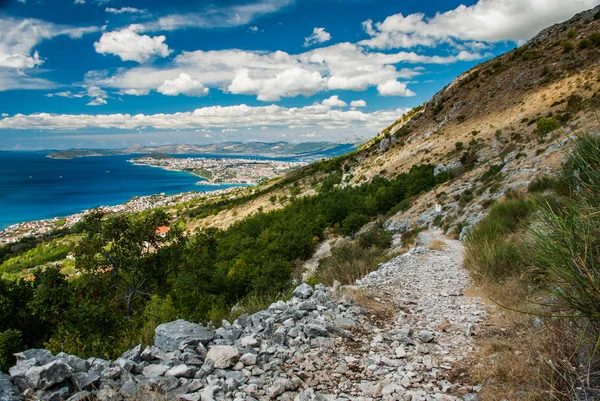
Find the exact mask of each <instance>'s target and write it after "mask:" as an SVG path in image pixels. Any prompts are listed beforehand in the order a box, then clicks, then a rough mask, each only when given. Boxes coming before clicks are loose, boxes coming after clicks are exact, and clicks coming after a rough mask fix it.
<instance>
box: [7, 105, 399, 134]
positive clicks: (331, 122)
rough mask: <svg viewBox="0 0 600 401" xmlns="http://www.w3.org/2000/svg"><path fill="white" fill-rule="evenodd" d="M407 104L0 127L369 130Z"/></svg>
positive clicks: (245, 109)
mask: <svg viewBox="0 0 600 401" xmlns="http://www.w3.org/2000/svg"><path fill="white" fill-rule="evenodd" d="M406 111H407V109H396V110H379V111H376V112H373V113H363V112H361V111H357V110H338V109H332V108H330V107H328V106H324V105H321V104H315V105H311V106H305V107H293V108H286V107H281V106H276V105H270V106H259V107H251V106H247V105H244V104H242V105H237V106H228V107H222V106H211V107H204V108H200V109H196V110H194V111H192V112H180V113H173V114H151V115H145V114H136V115H131V114H121V113H118V114H77V115H76V114H50V113H36V114H30V115H24V114H16V115H13V116H10V117H5V118H3V119H0V129H36V130H38V129H39V130H44V131H69V130H78V129H92V128H103V129H122V130H134V129H137V128H153V129H158V130H179V129H181V130H184V129H194V130H195V129H200V130H202V129H206V130H210V129H219V130H221V129H247V128H248V127H261V129H263V127H268V128H275V127H289V126H295V127H296V128H298V129H310V128H319V129H345V128H350V127H352V128H360V129H369V130H372V131H373V132H375V131H377V130H380V129H382V128H383V127H385V126H387V125H388V124H389V123H390V122H392V121H395V120H396V119H397V118H398V115H401V114H403V113H405V112H406Z"/></svg>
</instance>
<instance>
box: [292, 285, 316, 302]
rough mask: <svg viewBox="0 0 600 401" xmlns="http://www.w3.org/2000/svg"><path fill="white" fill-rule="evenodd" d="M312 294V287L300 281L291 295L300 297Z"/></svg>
mask: <svg viewBox="0 0 600 401" xmlns="http://www.w3.org/2000/svg"><path fill="white" fill-rule="evenodd" d="M312 294H313V289H312V287H311V286H310V285H308V284H306V283H302V284H300V285H299V286H298V287H296V289H295V290H294V293H293V295H294V296H295V297H297V298H300V299H307V298H310V296H311V295H312Z"/></svg>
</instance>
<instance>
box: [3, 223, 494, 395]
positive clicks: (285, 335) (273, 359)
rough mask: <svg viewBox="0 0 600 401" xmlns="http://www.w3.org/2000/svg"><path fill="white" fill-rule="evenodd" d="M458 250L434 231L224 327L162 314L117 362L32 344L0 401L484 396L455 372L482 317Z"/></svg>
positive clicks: (20, 358)
mask: <svg viewBox="0 0 600 401" xmlns="http://www.w3.org/2000/svg"><path fill="white" fill-rule="evenodd" d="M462 250H463V247H462V244H461V243H460V242H459V241H454V240H449V239H446V238H443V237H442V236H441V234H440V233H439V232H435V231H428V232H425V233H422V234H421V235H420V236H419V238H418V246H417V247H416V248H414V249H411V251H410V252H408V253H407V254H404V255H401V256H399V257H396V258H394V259H392V260H391V261H389V262H387V263H384V264H382V265H381V266H380V268H379V270H377V271H375V272H372V273H370V274H369V275H368V276H366V277H364V278H363V279H362V280H360V281H359V282H357V283H356V285H354V286H345V287H339V286H334V288H327V287H324V286H321V285H317V286H316V288H315V289H313V288H311V287H310V286H308V285H306V284H303V285H301V286H299V287H298V288H296V290H295V291H294V296H293V298H292V299H291V300H289V301H287V302H283V301H279V302H277V303H274V304H272V305H271V306H270V307H269V308H268V309H267V310H264V311H261V312H258V313H255V314H253V315H243V316H240V317H239V318H238V319H236V320H235V321H234V322H233V323H229V322H226V321H224V322H223V326H222V327H221V328H218V329H216V330H213V329H211V328H206V327H203V326H200V325H197V324H194V323H190V322H186V321H183V320H178V321H175V322H170V323H166V324H163V325H161V326H159V327H158V328H157V330H156V336H155V345H154V346H149V347H146V348H145V349H143V348H142V347H141V346H138V347H136V348H134V349H132V350H130V351H128V352H126V353H125V354H124V355H123V356H122V357H120V358H119V359H117V360H115V361H105V360H102V359H97V358H90V359H88V360H83V359H80V358H77V357H75V356H69V355H65V354H58V355H56V356H53V355H52V354H50V352H48V351H46V350H29V351H25V352H23V353H21V354H18V355H17V356H18V363H17V365H16V366H14V367H13V368H11V369H10V376H6V375H3V374H0V400H2V401H5V400H6V401H9V400H10V401H12V400H13V399H16V398H17V397H19V398H20V397H25V398H39V399H43V400H49V401H60V400H62V399H64V400H69V401H81V400H88V399H96V400H98V401H117V400H120V399H127V398H130V397H135V398H136V399H140V398H141V399H149V400H157V401H159V400H177V399H180V400H185V401H207V400H275V399H277V400H297V401H311V400H365V401H366V400H415V401H417V400H428V401H429V400H437V401H442V400H468V401H474V400H478V399H479V397H478V395H477V391H478V390H479V389H478V388H473V387H469V386H466V385H464V384H463V383H461V382H460V378H459V379H456V377H457V376H458V375H456V374H454V373H455V372H454V368H455V366H456V365H457V364H458V363H459V362H460V361H461V360H462V359H463V358H464V357H465V356H467V355H469V354H470V353H471V352H472V351H473V347H474V346H473V343H472V335H473V334H474V333H476V332H477V328H478V325H480V324H481V323H483V321H484V320H485V317H486V307H485V305H484V304H482V303H481V302H480V301H478V300H477V299H474V298H471V297H469V296H467V295H465V291H466V289H467V287H468V286H469V279H468V275H467V273H466V272H465V271H464V270H463V269H462V267H461V266H462ZM457 380H458V381H457Z"/></svg>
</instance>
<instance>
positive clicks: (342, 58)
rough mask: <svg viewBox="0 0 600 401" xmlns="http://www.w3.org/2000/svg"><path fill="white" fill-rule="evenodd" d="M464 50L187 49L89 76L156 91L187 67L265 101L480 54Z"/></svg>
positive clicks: (122, 87) (370, 82)
mask: <svg viewBox="0 0 600 401" xmlns="http://www.w3.org/2000/svg"><path fill="white" fill-rule="evenodd" d="M482 57H483V55H482V54H480V53H470V52H468V51H461V52H459V53H457V54H455V55H450V56H444V57H442V56H424V55H419V54H417V53H415V52H398V53H391V54H388V53H380V52H368V51H367V50H365V49H364V48H363V47H361V46H358V45H356V44H352V43H340V44H336V45H332V46H328V47H325V48H319V49H315V50H311V51H308V52H305V53H301V54H289V53H286V52H283V51H274V52H264V51H246V50H237V49H231V50H214V51H202V50H198V51H193V52H183V53H182V54H180V55H178V56H177V57H175V59H174V60H173V62H172V63H170V64H168V65H167V66H166V67H164V68H154V67H145V66H140V67H135V68H131V69H123V70H120V71H118V73H117V74H115V75H112V76H107V74H106V73H98V72H91V73H89V74H88V76H87V77H86V81H87V82H89V83H91V84H94V85H98V86H102V87H110V88H116V89H119V91H120V92H121V93H125V94H128V93H131V94H135V95H140V94H145V93H149V92H150V91H156V90H157V89H158V87H160V86H162V85H163V84H164V83H165V81H167V80H174V79H176V78H178V77H179V76H180V74H182V73H185V74H187V75H189V76H190V78H191V79H192V80H196V81H198V82H199V83H200V84H202V85H203V86H205V87H207V88H219V89H221V90H223V89H224V90H225V91H227V92H229V93H233V94H246V95H255V96H256V97H257V98H258V99H259V100H261V101H277V100H279V99H281V98H283V97H293V96H299V95H305V96H310V95H314V94H316V93H318V92H321V91H327V90H354V91H362V90H365V89H367V88H368V87H373V86H377V85H380V84H383V83H386V82H388V81H395V80H402V79H411V78H413V77H415V76H418V75H420V74H421V73H422V68H421V67H415V68H407V67H404V68H398V67H397V66H396V65H397V64H399V63H405V64H417V63H421V64H427V63H432V64H450V63H455V62H458V61H464V60H475V59H479V58H482Z"/></svg>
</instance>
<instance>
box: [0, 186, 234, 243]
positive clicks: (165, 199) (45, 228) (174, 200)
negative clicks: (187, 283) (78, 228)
mask: <svg viewBox="0 0 600 401" xmlns="http://www.w3.org/2000/svg"><path fill="white" fill-rule="evenodd" d="M236 190H240V187H227V188H224V189H218V190H214V191H207V192H185V193H181V194H176V195H166V194H164V193H163V194H159V195H149V196H136V197H134V198H132V199H130V200H129V201H127V202H125V203H122V204H120V205H115V206H100V207H98V208H96V209H95V210H101V211H103V212H106V213H136V212H142V211H144V210H149V209H156V208H159V207H170V206H175V205H178V204H180V203H182V202H188V201H191V200H194V199H199V198H207V197H211V196H217V195H223V194H226V193H230V192H233V191H236ZM91 211H92V209H90V210H84V211H82V212H80V213H76V214H72V215H69V216H65V217H54V218H52V219H46V220H36V221H27V222H23V223H17V224H13V225H12V226H8V227H6V228H5V229H3V230H1V231H0V246H2V245H6V244H13V243H15V242H18V241H19V240H20V239H21V238H26V237H38V236H42V235H48V234H51V233H52V232H53V231H56V230H59V229H61V228H67V227H72V226H73V225H75V224H77V223H78V222H79V221H81V219H82V218H83V217H84V216H85V215H86V214H88V213H90V212H91Z"/></svg>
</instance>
